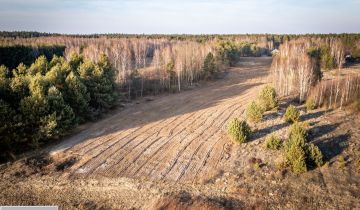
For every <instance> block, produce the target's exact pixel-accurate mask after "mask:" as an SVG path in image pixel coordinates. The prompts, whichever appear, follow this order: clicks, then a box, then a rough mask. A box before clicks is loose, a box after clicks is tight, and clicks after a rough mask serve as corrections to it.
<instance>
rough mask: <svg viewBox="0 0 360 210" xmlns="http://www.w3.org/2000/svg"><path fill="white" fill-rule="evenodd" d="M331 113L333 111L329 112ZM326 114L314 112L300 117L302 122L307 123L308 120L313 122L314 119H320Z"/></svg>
mask: <svg viewBox="0 0 360 210" xmlns="http://www.w3.org/2000/svg"><path fill="white" fill-rule="evenodd" d="M328 111H331V110H328ZM325 113H326V112H325V111H318V112H312V113H309V112H308V113H306V114H304V115H301V116H300V121H307V120H311V119H314V118H318V117H321V116H322V115H324V114H325Z"/></svg>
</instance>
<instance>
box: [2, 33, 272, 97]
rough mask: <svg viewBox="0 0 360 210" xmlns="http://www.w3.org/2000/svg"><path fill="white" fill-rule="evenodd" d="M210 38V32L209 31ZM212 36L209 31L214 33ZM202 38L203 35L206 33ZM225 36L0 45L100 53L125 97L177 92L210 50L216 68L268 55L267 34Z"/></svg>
mask: <svg viewBox="0 0 360 210" xmlns="http://www.w3.org/2000/svg"><path fill="white" fill-rule="evenodd" d="M209 36H212V35H209ZM215 36H216V35H214V37H215ZM205 37H206V36H205ZM230 37H231V36H224V37H220V38H218V39H213V40H212V39H211V40H207V41H205V42H198V41H193V40H176V39H169V38H159V39H148V38H145V37H142V36H140V37H137V38H134V37H133V38H106V37H100V38H81V37H68V36H58V37H56V36H55V37H40V38H17V39H10V38H4V39H0V45H1V44H2V45H11V44H13V45H14V44H22V45H44V44H46V45H64V46H66V49H65V54H64V55H65V57H66V58H69V56H70V55H71V54H72V53H73V52H76V53H79V54H83V55H85V56H86V57H88V58H90V59H91V60H93V61H97V60H98V55H99V54H100V53H101V52H104V53H105V54H106V55H107V56H108V57H109V60H110V62H111V63H112V65H113V66H114V68H115V69H116V70H117V74H116V81H117V83H118V84H119V87H120V91H121V92H122V93H123V94H125V95H126V96H127V97H128V98H129V99H130V98H133V97H138V96H143V95H146V94H157V93H159V92H164V91H169V92H174V91H181V90H183V89H185V88H187V87H189V86H192V85H194V83H196V82H198V81H199V80H201V79H203V78H205V77H206V78H209V76H206V75H205V74H206V73H205V72H204V71H203V65H204V62H205V57H206V56H207V55H208V54H209V53H212V55H213V58H214V63H216V65H215V66H216V68H217V69H224V66H229V65H234V64H235V63H236V62H237V60H238V58H239V56H260V55H268V54H270V51H271V50H273V49H274V43H273V40H272V39H268V37H266V36H250V35H249V36H245V35H244V36H238V37H235V36H234V37H231V38H230Z"/></svg>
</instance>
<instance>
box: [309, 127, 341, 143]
mask: <svg viewBox="0 0 360 210" xmlns="http://www.w3.org/2000/svg"><path fill="white" fill-rule="evenodd" d="M339 125H340V123H335V124H326V125H319V126H315V127H312V128H310V129H309V140H310V141H313V140H315V139H317V138H320V137H322V136H324V135H326V134H328V133H331V132H332V131H334V130H335V129H336V128H337V127H339Z"/></svg>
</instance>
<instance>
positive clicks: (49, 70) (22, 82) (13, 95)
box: [0, 54, 117, 158]
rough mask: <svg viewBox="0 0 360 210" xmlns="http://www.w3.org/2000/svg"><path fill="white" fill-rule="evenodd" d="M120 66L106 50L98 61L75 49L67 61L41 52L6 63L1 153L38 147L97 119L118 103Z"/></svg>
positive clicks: (1, 74)
mask: <svg viewBox="0 0 360 210" xmlns="http://www.w3.org/2000/svg"><path fill="white" fill-rule="evenodd" d="M114 76H115V71H114V69H113V67H112V66H111V64H110V62H109V60H108V58H107V57H106V56H105V55H104V54H102V55H100V56H99V59H98V61H97V62H93V61H91V60H90V59H88V58H84V57H83V56H82V55H78V54H72V55H71V56H70V59H69V60H68V61H67V60H65V58H64V57H58V56H56V55H55V56H54V57H53V58H52V60H51V61H48V60H47V59H46V57H45V56H40V57H39V58H38V59H36V61H35V62H34V63H33V64H31V65H30V66H25V65H24V64H20V65H19V66H18V67H17V68H15V69H13V70H12V71H11V70H10V69H9V68H7V67H5V66H1V67H0V113H1V114H0V118H1V119H0V136H1V139H0V157H1V158H4V157H7V156H8V155H9V154H11V153H17V152H20V151H23V150H24V149H26V148H36V147H38V146H39V145H41V144H42V143H44V142H48V141H49V140H52V139H57V138H59V137H61V136H64V135H66V134H67V133H68V132H69V131H71V129H73V128H74V127H75V126H76V125H77V124H78V123H81V122H84V121H87V120H90V119H95V118H97V117H99V116H100V115H101V114H102V113H103V112H106V111H107V110H109V109H110V108H111V107H113V106H114V105H115V103H116V99H117V95H116V91H115V88H116V84H115V77H114Z"/></svg>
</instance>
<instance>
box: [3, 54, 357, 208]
mask: <svg viewBox="0 0 360 210" xmlns="http://www.w3.org/2000/svg"><path fill="white" fill-rule="evenodd" d="M270 64H271V59H269V58H242V60H241V61H240V62H239V65H238V66H237V67H236V68H230V69H229V70H228V71H227V72H226V73H225V75H224V77H223V78H222V79H219V80H216V81H213V82H207V83H205V84H202V85H201V87H198V88H196V89H194V90H189V91H185V92H182V93H179V94H173V95H167V96H157V97H152V98H148V99H143V100H141V101H137V102H134V103H132V104H127V105H126V108H125V109H122V110H118V111H113V112H112V113H111V116H108V117H106V118H104V119H103V120H101V121H99V122H97V123H93V124H87V125H84V126H82V128H81V131H79V132H78V133H77V134H74V135H73V136H71V137H69V138H67V139H65V140H64V141H62V142H61V143H59V144H57V145H54V146H51V147H49V148H46V149H45V151H44V152H45V154H44V155H40V156H36V157H33V158H31V157H28V158H24V159H21V160H19V161H16V162H14V163H11V164H8V165H3V166H2V170H1V172H0V173H1V174H0V177H1V182H0V205H10V204H12V205H35V204H37V205H39V204H43V205H45V204H48V205H49V204H54V205H59V206H60V207H61V208H62V209H132V208H135V209H138V208H142V209H244V208H245V209H360V200H359V199H360V188H359V185H360V180H359V178H360V173H359V168H357V167H356V166H355V163H356V161H357V160H359V158H360V145H359V139H360V124H359V122H360V116H359V115H358V114H353V113H352V112H348V111H344V110H335V111H325V110H320V109H319V110H314V111H311V112H306V111H305V110H304V108H303V107H302V106H299V108H300V109H301V110H302V111H301V113H302V120H303V121H306V122H308V123H309V124H310V140H311V141H313V142H314V143H315V144H317V145H318V146H319V147H320V148H321V150H322V152H323V154H324V156H325V160H326V162H327V163H326V164H325V165H324V166H323V167H321V168H318V169H315V170H312V171H309V172H307V173H305V174H302V175H294V174H292V173H291V172H289V171H287V170H286V169H281V168H280V169H279V168H278V167H277V163H278V162H279V161H280V160H281V151H272V150H268V149H265V146H264V141H265V137H266V136H267V135H268V134H270V133H276V134H278V135H279V136H280V137H282V138H283V139H285V138H286V136H287V129H288V127H289V125H288V124H287V123H284V122H283V120H282V115H283V113H284V110H285V108H286V106H287V105H288V103H291V102H289V101H287V100H282V103H281V104H280V108H279V110H278V111H271V112H267V113H266V115H265V119H264V121H263V122H261V123H259V124H257V125H251V126H252V128H253V130H254V131H255V132H254V135H253V136H252V138H251V139H250V141H249V142H248V143H245V144H242V145H236V144H233V143H232V142H231V141H230V140H229V138H228V137H227V135H226V125H227V123H228V121H230V120H231V119H232V118H235V117H245V114H244V109H245V107H246V105H247V104H248V103H249V102H250V101H251V100H254V99H255V98H256V96H257V94H258V92H259V90H260V89H261V88H262V87H263V86H264V85H265V84H267V83H269V79H268V74H269V67H270ZM339 156H343V157H344V159H345V163H344V162H343V161H339ZM254 162H260V163H261V164H254Z"/></svg>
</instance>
